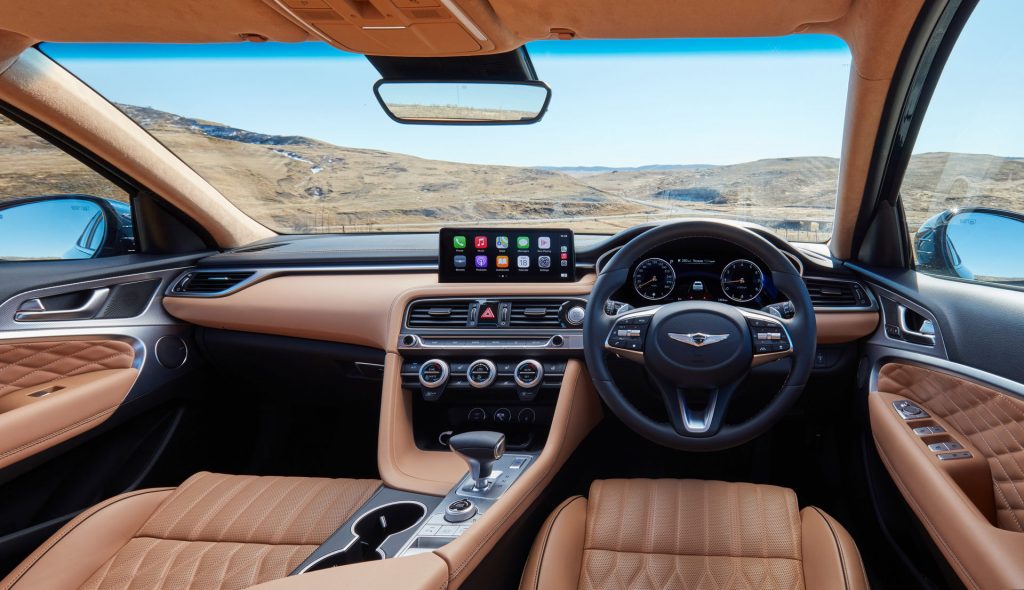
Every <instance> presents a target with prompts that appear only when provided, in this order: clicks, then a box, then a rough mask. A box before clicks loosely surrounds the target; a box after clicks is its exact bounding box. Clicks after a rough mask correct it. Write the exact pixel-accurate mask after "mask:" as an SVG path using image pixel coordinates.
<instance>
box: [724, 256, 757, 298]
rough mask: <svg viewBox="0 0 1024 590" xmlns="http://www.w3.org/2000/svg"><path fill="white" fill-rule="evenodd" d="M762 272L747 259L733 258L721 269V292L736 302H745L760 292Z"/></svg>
mask: <svg viewBox="0 0 1024 590" xmlns="http://www.w3.org/2000/svg"><path fill="white" fill-rule="evenodd" d="M763 288H764V274H762V273H761V269H760V268H758V267H757V265H756V264H754V263H753V262H751V261H749V260H742V259H741V260H733V261H732V262H730V263H729V264H727V265H725V268H723V269H722V292H723V293H725V296H726V297H728V298H729V299H732V300H733V301H736V302H738V303H746V302H748V301H750V300H751V299H753V298H755V297H757V296H758V295H760V294H761V289H763Z"/></svg>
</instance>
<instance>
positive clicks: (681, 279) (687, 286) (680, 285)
mask: <svg viewBox="0 0 1024 590" xmlns="http://www.w3.org/2000/svg"><path fill="white" fill-rule="evenodd" d="M632 286H633V290H634V291H635V292H636V294H637V295H639V296H640V297H642V298H643V300H646V301H642V302H641V303H646V302H651V303H655V302H668V301H720V302H723V303H733V304H751V303H756V302H757V300H758V299H759V298H762V295H764V294H765V288H766V286H767V285H766V279H765V274H764V271H762V270H761V266H760V265H759V264H758V263H756V262H754V261H753V260H749V259H747V258H731V257H720V256H656V255H652V256H649V257H646V258H643V259H642V260H641V261H640V262H639V263H638V264H637V265H636V266H635V267H634V270H633V277H632Z"/></svg>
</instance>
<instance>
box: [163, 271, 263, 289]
mask: <svg viewBox="0 0 1024 590" xmlns="http://www.w3.org/2000/svg"><path fill="white" fill-rule="evenodd" d="M254 274H256V273H254V272H214V271H197V272H190V273H188V274H187V275H185V278H183V279H181V280H180V281H178V284H177V285H175V286H174V292H175V293H206V294H212V293H221V292H223V291H227V290H228V289H230V288H232V287H234V286H236V285H238V284H239V283H241V282H242V281H244V280H246V279H248V278H249V277H251V276H252V275H254Z"/></svg>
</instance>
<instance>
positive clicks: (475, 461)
mask: <svg viewBox="0 0 1024 590" xmlns="http://www.w3.org/2000/svg"><path fill="white" fill-rule="evenodd" d="M448 447H449V448H451V450H452V452H454V453H455V454H456V455H458V456H459V457H462V460H463V461H465V462H466V463H468V464H469V474H470V476H472V478H473V482H474V483H473V491H477V492H480V491H484V490H486V489H487V487H488V485H489V484H488V481H487V478H488V477H490V475H491V467H492V466H493V465H494V462H495V461H497V460H498V459H501V456H502V455H504V454H505V435H504V434H502V433H500V432H490V431H487V430H481V431H477V432H463V433H462V434H456V435H455V436H453V437H452V438H451V439H450V440H449V441H448Z"/></svg>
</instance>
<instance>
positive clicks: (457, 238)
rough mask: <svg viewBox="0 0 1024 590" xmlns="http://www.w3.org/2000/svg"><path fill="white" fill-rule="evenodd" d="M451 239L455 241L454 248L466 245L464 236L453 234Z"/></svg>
mask: <svg viewBox="0 0 1024 590" xmlns="http://www.w3.org/2000/svg"><path fill="white" fill-rule="evenodd" d="M452 241H453V242H454V243H455V247H456V248H465V247H466V236H455V238H454V239H453V240H452Z"/></svg>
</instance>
